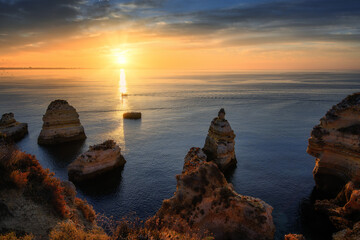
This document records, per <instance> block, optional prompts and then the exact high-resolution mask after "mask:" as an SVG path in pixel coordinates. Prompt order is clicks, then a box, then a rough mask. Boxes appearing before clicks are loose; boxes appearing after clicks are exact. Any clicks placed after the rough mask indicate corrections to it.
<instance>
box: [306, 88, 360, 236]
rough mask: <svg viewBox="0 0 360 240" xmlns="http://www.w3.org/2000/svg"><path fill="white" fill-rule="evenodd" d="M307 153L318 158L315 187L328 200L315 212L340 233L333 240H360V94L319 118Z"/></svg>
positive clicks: (314, 172)
mask: <svg viewBox="0 0 360 240" xmlns="http://www.w3.org/2000/svg"><path fill="white" fill-rule="evenodd" d="M307 152H308V153H309V154H311V155H312V156H314V157H316V160H315V162H316V163H315V168H314V170H313V174H314V179H315V183H316V188H317V189H318V190H319V192H320V193H322V195H323V196H326V197H327V199H323V200H317V201H316V202H315V204H314V207H315V210H316V211H317V212H319V213H321V214H323V215H325V216H326V217H327V218H328V219H329V222H330V223H331V224H332V225H333V227H334V229H336V230H337V231H338V232H337V233H335V234H334V235H333V239H336V240H338V239H360V228H359V226H360V225H359V221H360V93H354V94H352V95H349V96H347V97H346V98H345V99H344V100H342V101H341V102H340V103H338V104H337V105H334V106H333V107H332V108H331V109H330V110H329V111H328V112H327V113H326V115H325V116H324V117H323V118H321V119H320V124H318V125H316V126H315V127H314V128H313V130H312V132H311V137H310V138H309V145H308V148H307Z"/></svg>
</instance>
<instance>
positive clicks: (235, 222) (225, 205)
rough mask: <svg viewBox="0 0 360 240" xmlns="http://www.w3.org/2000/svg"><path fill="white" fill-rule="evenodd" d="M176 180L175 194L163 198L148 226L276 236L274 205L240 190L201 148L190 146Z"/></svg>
mask: <svg viewBox="0 0 360 240" xmlns="http://www.w3.org/2000/svg"><path fill="white" fill-rule="evenodd" d="M176 180H177V187H176V192H175V194H174V196H173V197H172V198H170V199H167V200H164V201H163V204H162V206H161V208H160V210H159V211H158V212H157V213H156V215H155V216H154V217H152V218H151V219H149V220H148V221H147V223H146V224H147V225H148V226H151V225H156V226H158V227H160V228H161V227H163V228H168V229H172V230H174V231H177V232H191V231H197V232H210V233H213V234H214V236H215V239H250V240H251V239H264V240H265V239H273V238H274V232H275V226H274V223H273V219H272V215H271V213H272V210H273V208H272V207H271V206H270V205H268V204H267V203H265V202H264V201H262V200H260V199H258V198H253V197H249V196H243V195H240V194H238V193H236V192H235V191H234V189H233V186H232V185H231V184H229V183H228V182H227V181H226V179H225V177H224V175H223V173H222V172H221V171H220V170H219V168H218V167H217V165H216V164H215V163H213V162H207V157H206V155H205V154H204V152H203V151H202V150H201V149H200V148H191V149H190V151H189V152H188V154H187V155H186V157H185V161H184V168H183V171H182V173H181V174H180V175H177V176H176ZM154 223H156V224H154Z"/></svg>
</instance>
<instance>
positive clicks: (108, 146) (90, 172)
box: [68, 140, 126, 182]
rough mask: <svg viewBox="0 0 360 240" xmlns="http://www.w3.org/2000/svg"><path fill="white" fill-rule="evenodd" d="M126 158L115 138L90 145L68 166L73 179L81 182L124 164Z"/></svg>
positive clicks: (70, 176) (70, 177)
mask: <svg viewBox="0 0 360 240" xmlns="http://www.w3.org/2000/svg"><path fill="white" fill-rule="evenodd" d="M125 162H126V161H125V159H124V157H123V156H122V155H121V149H120V147H119V146H117V145H116V142H114V141H113V140H107V141H105V142H103V143H102V144H98V145H94V146H90V148H89V150H88V151H87V152H85V153H83V154H81V155H80V156H79V157H78V158H77V159H75V161H74V162H72V163H71V164H70V165H69V166H68V175H69V179H70V180H71V181H75V182H79V181H84V180H88V179H90V178H94V177H97V176H99V175H101V174H103V173H105V172H108V171H111V170H113V169H115V168H119V167H122V166H124V164H125Z"/></svg>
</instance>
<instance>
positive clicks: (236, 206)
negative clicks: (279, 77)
mask: <svg viewBox="0 0 360 240" xmlns="http://www.w3.org/2000/svg"><path fill="white" fill-rule="evenodd" d="M43 121H44V124H43V127H42V130H41V133H40V135H39V138H38V143H39V144H44V145H53V144H59V143H63V142H69V141H75V140H84V139H85V138H86V135H85V131H84V128H83V126H82V125H81V123H80V120H79V115H78V113H77V112H76V109H75V108H74V107H72V106H71V105H69V104H68V102H67V101H65V100H55V101H53V102H51V104H50V105H49V107H48V109H47V111H46V113H45V115H44V117H43ZM20 126H21V127H20ZM359 126H360V93H355V94H352V95H350V96H348V97H346V98H345V99H344V100H343V101H341V102H340V103H339V104H337V105H335V106H333V107H332V108H331V109H330V110H329V111H328V112H327V113H326V115H325V116H324V117H323V118H321V119H320V124H318V125H316V126H315V127H314V128H313V130H312V132H311V137H310V138H309V145H308V148H307V152H308V153H309V154H310V155H312V156H314V157H315V158H316V159H315V167H314V170H313V175H314V180H315V184H316V192H318V193H319V194H321V195H322V196H323V197H322V198H321V199H316V200H315V201H314V203H313V209H314V210H315V212H316V213H318V214H321V215H322V216H325V217H326V218H327V219H328V221H329V222H330V223H331V224H332V227H333V229H335V230H336V231H335V232H334V234H333V235H332V239H333V240H340V239H345V240H353V239H360V150H359V146H360V127H359ZM14 127H15V128H14ZM4 129H6V130H7V131H8V132H9V129H11V131H10V132H11V133H12V134H4V133H3V132H4ZM14 129H15V130H14ZM18 129H21V131H20V130H18ZM17 131H20V133H18V134H17V133H16V132H17ZM0 132H1V133H2V135H1V136H0V137H1V139H2V140H0V173H1V174H0V180H1V181H0V217H1V218H0V234H1V233H8V232H13V233H14V234H15V235H17V234H22V235H23V234H30V235H31V234H32V235H33V236H35V237H36V239H63V238H57V236H63V234H65V233H66V231H67V230H66V229H69V228H71V229H73V230H74V231H75V232H76V234H80V233H81V234H82V236H83V235H84V236H85V235H86V236H90V235H92V234H94V235H93V237H95V238H94V239H113V237H114V233H112V234H113V235H111V236H110V235H108V234H106V233H105V232H104V231H103V230H101V228H99V226H98V225H97V223H96V217H95V215H96V213H95V212H94V210H93V209H92V207H91V206H90V205H88V204H87V203H86V201H84V200H81V199H79V198H76V188H75V186H74V184H73V183H72V182H68V181H64V182H62V181H60V180H58V179H56V178H54V177H53V174H52V173H49V172H48V171H46V170H44V169H43V168H42V167H41V166H40V164H39V163H38V161H37V160H36V158H35V157H34V156H31V155H28V154H25V153H23V152H21V151H19V150H18V149H17V148H16V147H15V146H14V145H13V144H10V143H9V142H8V141H9V140H10V141H14V140H18V139H21V138H22V137H23V136H24V135H25V134H27V124H22V123H18V122H16V120H15V118H14V115H13V114H12V113H8V114H4V115H3V117H2V119H1V121H0ZM10 136H11V137H10ZM125 162H126V161H125V159H124V157H123V156H122V154H121V148H120V146H118V145H116V143H115V142H114V141H113V140H107V141H105V142H103V143H101V144H97V145H93V146H90V147H89V150H88V151H86V152H85V153H83V154H81V155H80V156H78V157H77V158H76V159H75V160H74V161H73V162H72V163H71V164H70V165H69V166H68V173H69V179H70V180H71V181H74V182H81V181H84V180H88V179H91V178H95V177H101V176H102V175H103V174H105V173H107V172H108V171H110V170H112V169H115V168H119V167H122V166H124V164H125ZM236 163H237V159H236V156H235V133H234V131H233V130H232V128H231V126H230V123H229V122H228V121H227V120H226V119H225V110H224V109H220V111H219V113H218V116H217V117H216V118H214V119H213V120H212V121H211V124H210V127H209V131H208V135H207V136H206V140H205V144H204V147H203V148H202V149H201V148H196V147H193V148H191V149H190V150H189V152H188V153H187V155H186V156H185V158H184V165H183V170H182V172H181V174H179V175H177V176H176V181H177V186H176V191H175V193H174V196H173V197H171V198H170V199H165V200H164V201H163V203H162V205H161V207H160V209H159V210H158V211H157V212H156V214H155V215H154V216H152V217H151V218H149V219H148V220H147V221H146V223H145V224H144V225H143V227H140V228H136V229H131V228H130V226H127V227H128V228H130V229H128V230H127V231H128V232H127V235H126V237H125V238H119V239H132V238H129V236H132V237H139V236H140V235H142V236H146V237H147V239H202V238H205V237H206V238H207V239H220V240H221V239H249V240H252V239H254V240H255V239H264V240H266V239H269V240H271V239H274V233H275V225H274V223H273V217H272V211H273V208H272V207H271V206H270V205H269V204H267V203H266V202H264V201H263V200H261V199H258V198H255V197H250V196H244V195H241V194H239V193H237V192H235V190H234V188H233V186H232V184H231V183H228V182H227V180H226V178H225V176H224V172H226V170H229V169H232V168H234V167H235V166H236ZM15 199H16V200H15ZM34 216H35V217H36V219H37V220H36V221H33V222H31V221H30V222H29V221H27V220H26V219H30V218H31V217H34ZM124 224H125V223H124V222H118V225H117V226H116V231H118V232H117V233H116V234H118V235H117V237H119V236H120V235H119V234H120V233H119V231H120V232H121V231H122V230H121V228H122V227H123V225H124ZM119 229H120V230H119ZM94 231H95V232H94ZM13 233H9V234H13ZM73 234H74V236H75V235H76V234H75V233H73ZM121 234H122V232H121ZM30 235H29V236H30ZM9 236H10V235H9ZM76 236H77V235H76ZM155 236H158V237H159V238H154V237H155ZM72 239H77V237H75V238H72ZM91 239H92V238H91ZM284 239H287V240H292V239H301V240H304V239H305V238H304V236H302V235H301V234H287V235H286V236H284Z"/></svg>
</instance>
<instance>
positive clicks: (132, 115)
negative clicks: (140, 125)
mask: <svg viewBox="0 0 360 240" xmlns="http://www.w3.org/2000/svg"><path fill="white" fill-rule="evenodd" d="M123 118H125V119H140V118H141V112H126V113H124V114H123Z"/></svg>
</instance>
